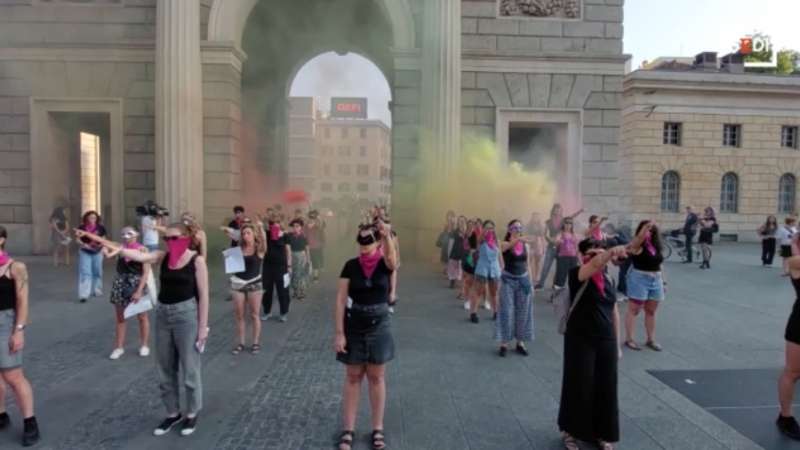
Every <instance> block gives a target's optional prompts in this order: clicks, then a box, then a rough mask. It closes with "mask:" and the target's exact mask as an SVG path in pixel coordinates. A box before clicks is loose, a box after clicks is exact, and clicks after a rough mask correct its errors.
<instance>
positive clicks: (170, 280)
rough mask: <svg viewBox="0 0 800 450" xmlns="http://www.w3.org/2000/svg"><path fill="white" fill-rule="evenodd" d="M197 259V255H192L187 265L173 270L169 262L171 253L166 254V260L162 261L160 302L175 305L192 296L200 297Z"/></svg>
mask: <svg viewBox="0 0 800 450" xmlns="http://www.w3.org/2000/svg"><path fill="white" fill-rule="evenodd" d="M195 259H197V255H194V256H192V259H191V260H189V262H188V263H186V265H185V266H183V267H181V268H180V269H175V270H172V269H170V268H169V263H167V261H169V253H167V254H166V255H165V256H164V261H162V262H161V292H159V293H158V301H159V302H160V303H164V304H165V305H174V304H175V303H180V302H185V301H187V300H191V299H192V298H195V299H198V293H197V277H196V276H195V268H194V260H195ZM198 300H199V299H198Z"/></svg>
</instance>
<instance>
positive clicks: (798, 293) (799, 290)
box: [0, 277, 800, 301]
mask: <svg viewBox="0 0 800 450" xmlns="http://www.w3.org/2000/svg"><path fill="white" fill-rule="evenodd" d="M790 278H792V277H790ZM1 279H2V278H0V280H1ZM792 287H794V295H795V298H796V299H797V300H798V301H800V278H792Z"/></svg>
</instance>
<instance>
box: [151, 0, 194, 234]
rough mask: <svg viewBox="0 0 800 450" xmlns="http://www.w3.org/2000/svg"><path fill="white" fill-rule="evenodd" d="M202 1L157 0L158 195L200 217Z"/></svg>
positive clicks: (166, 203)
mask: <svg viewBox="0 0 800 450" xmlns="http://www.w3.org/2000/svg"><path fill="white" fill-rule="evenodd" d="M201 78H202V67H201V62H200V2H199V1H198V0H180V1H175V0H158V7H157V12H156V80H155V83H156V99H155V100H156V102H155V103H156V111H155V113H156V197H157V199H158V202H159V203H161V204H163V206H165V207H167V208H169V209H170V212H171V213H172V214H173V215H177V214H180V212H182V211H190V212H192V213H193V214H195V216H196V217H197V219H198V220H199V221H201V223H202V218H203V190H204V186H203V91H202V84H201Z"/></svg>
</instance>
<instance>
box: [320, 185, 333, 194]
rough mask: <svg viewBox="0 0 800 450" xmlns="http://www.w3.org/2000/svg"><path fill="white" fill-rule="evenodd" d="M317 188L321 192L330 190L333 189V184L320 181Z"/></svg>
mask: <svg viewBox="0 0 800 450" xmlns="http://www.w3.org/2000/svg"><path fill="white" fill-rule="evenodd" d="M319 189H320V190H321V191H322V192H331V191H332V190H333V185H332V184H330V183H322V184H320V185H319Z"/></svg>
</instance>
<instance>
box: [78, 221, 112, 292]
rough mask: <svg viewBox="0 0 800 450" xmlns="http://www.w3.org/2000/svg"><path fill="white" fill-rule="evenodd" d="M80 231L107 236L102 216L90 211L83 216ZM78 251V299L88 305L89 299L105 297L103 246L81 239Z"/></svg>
mask: <svg viewBox="0 0 800 450" xmlns="http://www.w3.org/2000/svg"><path fill="white" fill-rule="evenodd" d="M78 229H79V230H83V231H86V232H87V233H92V234H95V235H97V236H100V237H104V236H105V235H106V229H105V227H104V226H103V225H102V224H101V223H100V215H98V214H97V212H95V211H88V212H86V213H85V214H84V215H83V220H82V221H81V225H80V226H79V227H78ZM79 244H80V250H79V251H78V273H79V277H78V299H79V301H80V302H81V303H86V300H88V299H89V297H100V296H102V295H103V255H102V253H101V250H102V249H103V246H102V245H99V244H97V243H96V242H93V241H91V240H88V239H80V242H79Z"/></svg>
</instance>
